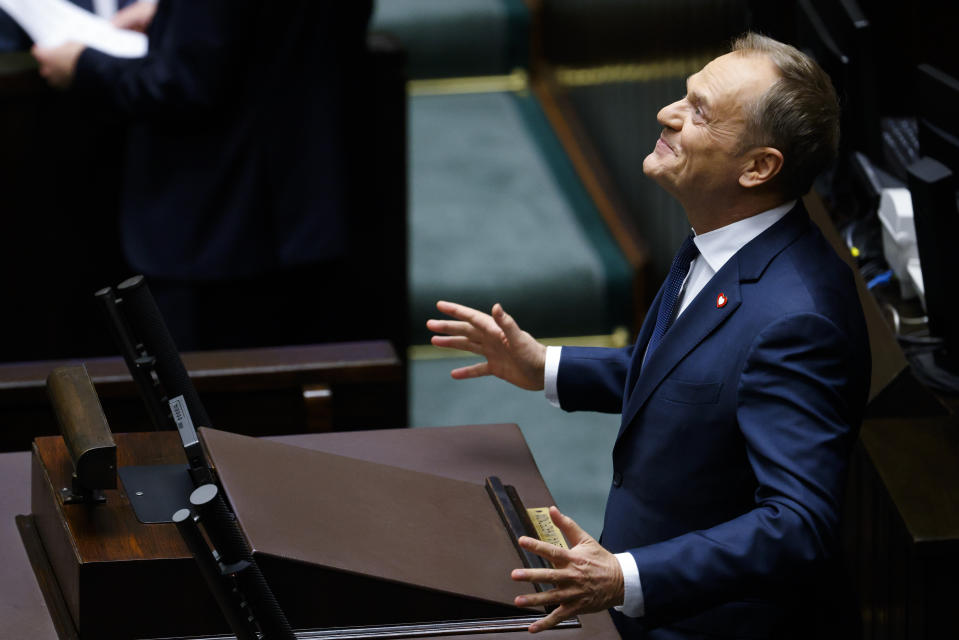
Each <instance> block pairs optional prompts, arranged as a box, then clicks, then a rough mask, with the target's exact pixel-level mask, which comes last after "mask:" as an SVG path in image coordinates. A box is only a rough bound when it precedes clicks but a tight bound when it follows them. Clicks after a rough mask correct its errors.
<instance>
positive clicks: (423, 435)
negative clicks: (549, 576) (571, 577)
mask: <svg viewBox="0 0 959 640" xmlns="http://www.w3.org/2000/svg"><path fill="white" fill-rule="evenodd" d="M171 435H173V434H171ZM272 440H277V441H279V442H280V443H283V444H295V445H297V446H299V447H306V448H310V449H315V450H317V451H320V452H326V453H328V454H334V455H335V456H347V457H351V458H355V459H358V460H365V461H368V462H372V463H377V464H385V465H390V466H392V467H399V468H401V469H407V470H410V471H411V472H420V473H421V474H422V473H429V474H434V475H439V476H443V477H446V478H450V479H453V480H458V481H463V482H467V483H471V484H472V485H475V486H476V488H477V489H478V490H479V491H482V486H481V483H482V482H483V480H484V478H485V477H486V476H489V475H498V476H500V477H502V478H503V480H504V481H506V482H508V483H510V484H512V485H514V486H515V487H516V488H517V491H518V492H519V494H520V495H521V496H522V497H523V500H524V501H525V502H526V503H527V504H528V505H529V506H543V505H548V504H552V498H551V496H550V495H549V492H548V490H547V488H546V486H545V484H544V483H543V480H542V478H541V477H540V475H539V472H538V470H537V469H536V465H535V463H534V462H533V459H532V456H531V454H530V452H529V449H528V447H527V446H526V443H525V441H524V440H523V437H522V434H521V433H520V431H519V429H518V428H517V427H516V426H515V425H481V426H471V427H439V428H429V429H412V430H408V429H399V430H383V431H368V432H354V433H328V434H308V435H298V436H285V437H279V438H273V439H272ZM118 444H119V443H118ZM263 444H264V445H267V446H269V443H266V442H264V443H263ZM283 449H284V450H285V449H286V447H283ZM303 453H304V454H308V453H310V452H303ZM296 455H302V454H296ZM27 456H28V454H6V455H4V456H3V457H0V474H2V475H3V478H4V479H6V480H7V485H6V486H8V487H10V489H9V492H8V494H7V496H8V497H10V498H13V499H6V500H4V501H3V502H2V503H0V507H2V508H3V515H2V518H3V525H2V527H0V536H2V538H3V542H4V543H6V544H5V546H6V548H7V549H8V550H10V551H9V552H8V555H12V556H13V557H11V558H9V562H7V563H6V564H5V565H4V567H3V568H2V569H0V594H2V597H0V618H2V619H3V620H4V621H5V625H6V626H7V629H6V631H7V632H15V633H16V636H17V637H35V638H50V639H53V638H58V637H71V636H70V635H69V629H67V631H66V634H64V633H61V634H60V635H58V634H57V630H56V628H55V627H54V625H53V624H52V623H51V622H50V620H51V617H50V616H51V613H52V614H56V613H57V612H56V609H57V607H56V606H51V604H50V603H47V604H46V605H44V604H43V599H42V597H40V596H39V591H40V589H39V587H38V585H37V579H36V578H35V577H34V575H33V571H32V570H31V568H30V565H29V562H28V559H27V557H26V553H25V552H24V551H23V545H22V544H21V543H20V540H18V539H17V537H18V536H17V532H16V531H15V528H14V527H13V526H12V522H11V521H12V518H13V515H14V514H17V513H26V512H27V511H28V510H29V506H28V501H27V495H28V494H29V488H28V477H29V475H28V473H27V467H28V465H29V460H28V458H27ZM331 459H332V458H331ZM121 464H122V463H121ZM371 468H372V467H371ZM330 490H332V491H336V488H335V487H334V488H330ZM16 496H19V499H16ZM238 511H240V510H238ZM490 512H491V514H492V509H490ZM239 515H240V516H241V517H242V513H240V514H239ZM497 524H498V523H497ZM504 536H505V533H504ZM503 544H504V545H507V546H508V545H509V544H510V543H509V541H508V539H505V538H504V540H503ZM514 566H520V560H519V558H518V557H516V561H515V565H514ZM504 578H506V579H507V580H508V577H507V576H504ZM446 579H448V580H450V581H451V582H450V583H449V586H450V587H451V589H453V590H455V589H456V580H467V579H469V577H468V576H463V575H459V574H458V573H457V572H456V571H455V568H453V569H452V570H451V571H449V576H448V577H447V578H446ZM506 584H507V585H508V586H507V588H508V589H510V588H514V586H513V585H510V584H509V583H508V582H506ZM497 598H500V595H497V594H493V597H492V599H494V600H495V599H497ZM369 605H370V606H372V607H375V605H376V603H375V602H371V603H369ZM61 614H62V612H61ZM580 620H581V623H582V627H581V628H577V629H562V630H554V631H551V632H549V633H550V634H555V636H556V637H557V638H570V639H574V638H575V639H577V640H578V639H579V638H616V637H618V636H617V634H616V631H615V629H614V627H613V625H612V622H611V620H610V618H609V616H608V615H607V614H606V613H600V614H592V615H586V616H580ZM60 626H61V627H62V626H64V625H63V621H62V620H61V621H60ZM21 630H22V631H21ZM484 635H487V636H492V637H497V638H499V637H502V638H513V637H515V638H519V637H526V635H527V634H526V633H525V632H500V633H493V634H484ZM444 637H454V638H463V640H466V639H467V638H473V639H475V638H477V636H476V635H466V634H463V635H461V636H444Z"/></svg>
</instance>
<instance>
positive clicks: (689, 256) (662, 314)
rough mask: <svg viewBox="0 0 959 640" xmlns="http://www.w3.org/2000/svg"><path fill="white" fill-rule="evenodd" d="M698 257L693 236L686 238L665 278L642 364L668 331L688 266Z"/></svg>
mask: <svg viewBox="0 0 959 640" xmlns="http://www.w3.org/2000/svg"><path fill="white" fill-rule="evenodd" d="M698 255H699V249H697V248H696V243H695V242H693V236H687V237H686V240H685V241H684V242H683V244H682V246H681V247H679V251H677V252H676V257H674V258H673V264H672V266H671V267H669V275H668V276H666V283H665V284H664V285H663V299H662V301H661V302H660V304H659V313H658V314H657V315H656V326H655V327H654V328H653V335H652V336H651V337H650V338H649V345H648V346H647V347H646V356H645V360H644V362H645V361H648V360H649V356H651V355H653V351H654V350H655V349H656V347H658V346H659V342H660V341H661V340H662V339H663V336H664V335H666V330H667V329H669V325H670V324H671V323H672V321H673V318H674V317H675V315H676V303H677V302H678V301H679V292H680V291H682V288H683V281H684V280H686V274H687V273H689V265H690V263H691V262H692V261H693V258H695V257H696V256H698Z"/></svg>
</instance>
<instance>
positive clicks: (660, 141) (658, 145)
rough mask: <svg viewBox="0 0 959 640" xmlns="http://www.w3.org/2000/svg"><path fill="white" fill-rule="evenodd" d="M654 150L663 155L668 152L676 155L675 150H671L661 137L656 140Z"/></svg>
mask: <svg viewBox="0 0 959 640" xmlns="http://www.w3.org/2000/svg"><path fill="white" fill-rule="evenodd" d="M656 150H657V151H661V152H663V153H665V152H667V151H668V152H669V153H671V154H673V155H676V150H675V149H673V147H672V145H670V144H669V143H668V142H666V138H664V137H663V136H659V139H658V140H656Z"/></svg>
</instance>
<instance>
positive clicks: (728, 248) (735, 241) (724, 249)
mask: <svg viewBox="0 0 959 640" xmlns="http://www.w3.org/2000/svg"><path fill="white" fill-rule="evenodd" d="M794 206H796V201H795V200H790V201H789V202H786V203H785V204H781V205H779V206H778V207H774V208H772V209H769V210H768V211H763V212H762V213H757V214H756V215H754V216H749V217H748V218H743V219H742V220H737V221H736V222H733V223H732V224H727V225H726V226H725V227H720V228H718V229H713V230H712V231H708V232H706V233H700V234H699V235H695V234H696V232H695V231H693V234H694V237H693V242H695V243H696V248H697V249H699V254H700V255H701V256H702V257H703V259H705V260H706V263H707V264H709V268H710V269H712V270H713V272H716V271H719V270H720V269H721V268H722V266H723V265H724V264H726V262H727V261H728V260H729V259H730V258H732V257H733V256H734V255H736V252H737V251H739V250H740V249H742V248H743V247H744V246H746V244H748V243H749V241H750V240H752V239H753V238H755V237H756V236H758V235H759V234H760V233H762V232H763V231H765V230H766V229H768V228H769V227H771V226H773V225H774V224H776V223H777V222H779V220H780V219H782V217H783V216H785V215H786V214H787V213H789V211H790V210H791V209H792V208H793V207H794Z"/></svg>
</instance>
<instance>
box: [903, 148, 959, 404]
mask: <svg viewBox="0 0 959 640" xmlns="http://www.w3.org/2000/svg"><path fill="white" fill-rule="evenodd" d="M909 191H910V193H911V194H912V206H913V215H914V218H915V222H916V244H917V247H918V250H919V262H920V266H921V269H922V281H923V290H924V292H925V300H926V314H927V316H928V317H929V332H930V333H931V334H932V336H933V337H936V338H940V339H941V340H942V346H941V347H940V348H938V349H937V350H936V351H935V358H934V363H935V366H936V367H939V368H942V369H944V370H946V371H947V372H951V373H952V374H953V375H959V296H957V295H956V294H957V287H956V284H955V282H956V277H957V274H959V253H957V252H956V248H955V242H956V238H959V206H957V203H956V182H955V178H954V174H953V172H952V171H951V170H950V169H949V168H948V167H946V166H945V165H943V164H942V163H941V162H938V161H937V160H935V159H933V158H929V157H923V158H921V159H920V160H918V161H917V162H915V163H914V164H913V165H912V166H910V167H909ZM956 390H959V389H956Z"/></svg>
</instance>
